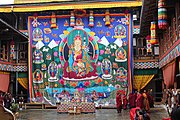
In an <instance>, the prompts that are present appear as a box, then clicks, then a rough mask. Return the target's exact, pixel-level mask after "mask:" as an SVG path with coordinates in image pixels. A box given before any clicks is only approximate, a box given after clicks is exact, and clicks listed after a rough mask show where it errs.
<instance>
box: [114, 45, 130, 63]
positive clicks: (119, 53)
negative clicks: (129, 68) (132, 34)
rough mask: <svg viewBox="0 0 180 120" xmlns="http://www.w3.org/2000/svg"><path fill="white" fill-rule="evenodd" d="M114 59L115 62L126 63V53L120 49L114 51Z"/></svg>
mask: <svg viewBox="0 0 180 120" xmlns="http://www.w3.org/2000/svg"><path fill="white" fill-rule="evenodd" d="M115 54H116V58H115V61H117V62H125V61H127V58H126V51H125V50H124V49H123V48H122V47H120V48H118V49H117V50H116V53H115Z"/></svg>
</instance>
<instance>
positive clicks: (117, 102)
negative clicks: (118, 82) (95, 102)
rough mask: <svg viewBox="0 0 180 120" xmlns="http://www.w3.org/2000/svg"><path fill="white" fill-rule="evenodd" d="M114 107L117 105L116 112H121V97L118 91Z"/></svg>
mask: <svg viewBox="0 0 180 120" xmlns="http://www.w3.org/2000/svg"><path fill="white" fill-rule="evenodd" d="M116 107H117V112H118V113H121V110H122V98H121V94H120V93H119V92H118V91H117V93H116Z"/></svg>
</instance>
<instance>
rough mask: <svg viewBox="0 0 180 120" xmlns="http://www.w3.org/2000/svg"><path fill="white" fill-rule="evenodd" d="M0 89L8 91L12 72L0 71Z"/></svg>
mask: <svg viewBox="0 0 180 120" xmlns="http://www.w3.org/2000/svg"><path fill="white" fill-rule="evenodd" d="M0 78H1V79H0V91H3V92H8V88H9V79H10V73H8V72H0Z"/></svg>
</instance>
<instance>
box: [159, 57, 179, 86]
mask: <svg viewBox="0 0 180 120" xmlns="http://www.w3.org/2000/svg"><path fill="white" fill-rule="evenodd" d="M175 65H176V62H175V60H174V61H173V62H171V63H169V64H168V65H167V66H165V67H164V68H163V69H162V70H163V78H164V83H165V85H166V88H169V87H171V86H173V85H174V77H175Z"/></svg>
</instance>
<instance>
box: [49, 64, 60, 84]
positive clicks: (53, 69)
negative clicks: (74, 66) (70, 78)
mask: <svg viewBox="0 0 180 120" xmlns="http://www.w3.org/2000/svg"><path fill="white" fill-rule="evenodd" d="M48 73H49V79H48V80H49V81H50V82H55V81H57V80H58V79H57V77H56V76H57V73H58V70H57V64H56V63H55V62H54V61H52V62H51V63H50V64H49V67H48Z"/></svg>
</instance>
